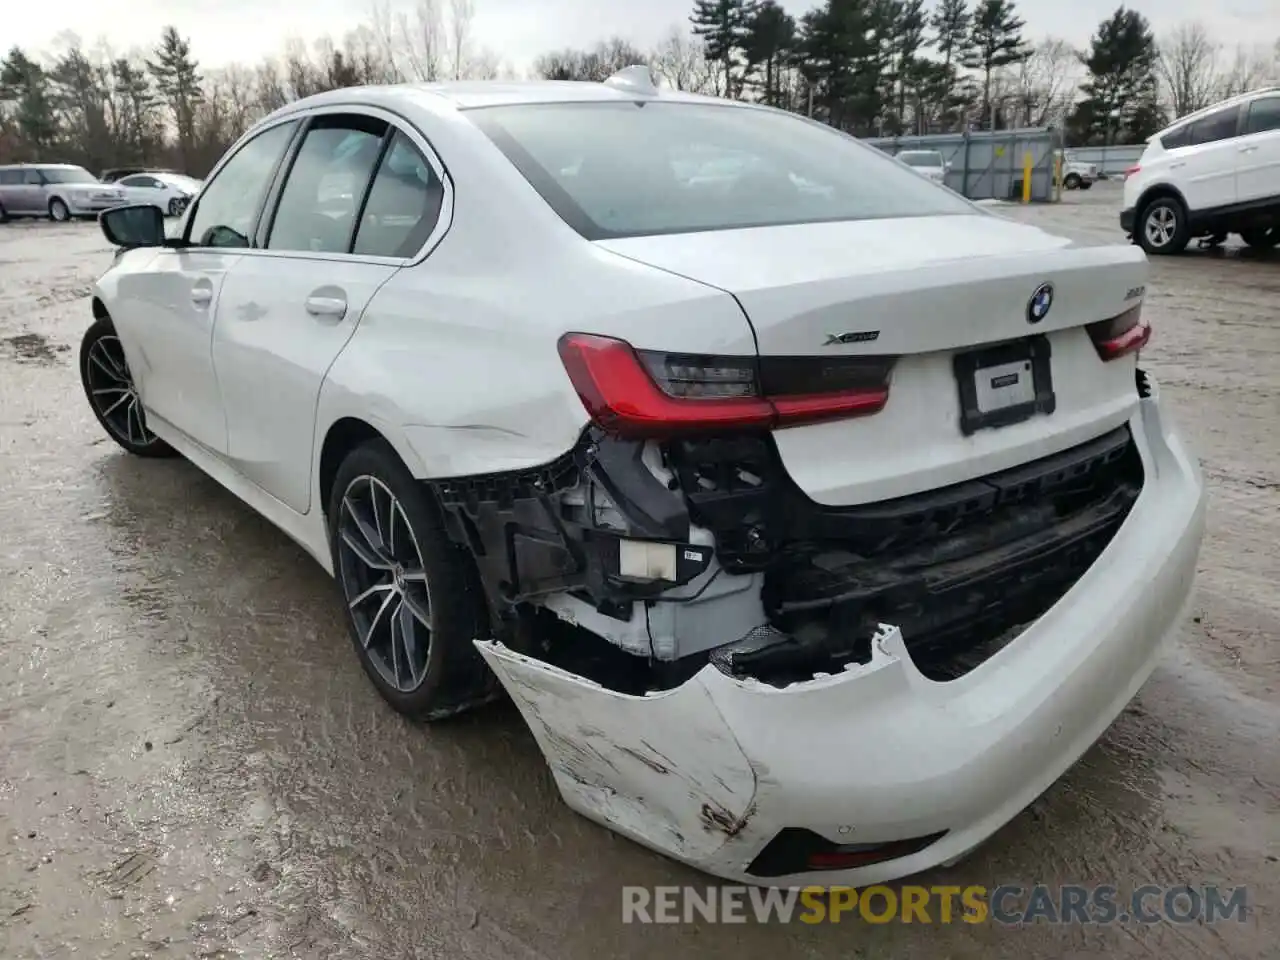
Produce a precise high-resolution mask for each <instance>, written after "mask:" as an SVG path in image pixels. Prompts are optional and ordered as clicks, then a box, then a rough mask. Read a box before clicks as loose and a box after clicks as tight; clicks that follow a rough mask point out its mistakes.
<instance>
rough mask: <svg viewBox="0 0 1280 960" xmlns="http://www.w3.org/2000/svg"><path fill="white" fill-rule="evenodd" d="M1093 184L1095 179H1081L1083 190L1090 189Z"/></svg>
mask: <svg viewBox="0 0 1280 960" xmlns="http://www.w3.org/2000/svg"><path fill="white" fill-rule="evenodd" d="M1092 186H1093V181H1092V180H1081V181H1080V189H1081V190H1088V189H1089V188H1090V187H1092Z"/></svg>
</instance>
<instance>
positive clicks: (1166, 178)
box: [1120, 87, 1280, 254]
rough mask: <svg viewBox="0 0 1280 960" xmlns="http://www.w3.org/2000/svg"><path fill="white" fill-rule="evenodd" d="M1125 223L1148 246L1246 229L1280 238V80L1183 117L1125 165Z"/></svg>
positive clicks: (1170, 249)
mask: <svg viewBox="0 0 1280 960" xmlns="http://www.w3.org/2000/svg"><path fill="white" fill-rule="evenodd" d="M1120 226H1121V227H1122V228H1123V229H1124V231H1125V232H1126V233H1128V234H1130V235H1131V236H1132V237H1133V238H1134V240H1135V241H1136V242H1137V243H1138V244H1139V245H1141V247H1142V248H1143V249H1144V250H1146V251H1147V253H1160V254H1165V253H1179V252H1181V251H1182V250H1183V249H1184V248H1185V247H1186V245H1187V243H1188V242H1189V241H1190V240H1191V238H1193V237H1205V238H1208V242H1210V243H1220V242H1222V241H1223V240H1225V239H1226V236H1227V234H1229V233H1238V234H1240V236H1241V237H1242V238H1243V239H1244V242H1245V243H1247V244H1249V245H1250V246H1252V247H1260V248H1269V247H1274V246H1275V245H1276V244H1277V243H1280V87H1272V88H1268V89H1265V90H1255V91H1253V92H1251V93H1246V94H1243V95H1241V96H1238V97H1234V98H1232V99H1230V100H1226V101H1223V102H1222V103H1219V104H1216V105H1214V106H1212V107H1209V108H1207V109H1205V110H1200V111H1198V112H1196V113H1192V114H1190V115H1188V116H1185V117H1182V118H1181V119H1180V120H1178V121H1177V122H1176V123H1174V124H1172V125H1171V126H1169V127H1167V128H1165V129H1164V130H1162V131H1160V132H1159V133H1157V134H1156V135H1155V136H1153V137H1152V138H1151V139H1150V140H1149V141H1148V142H1147V149H1146V150H1145V151H1144V152H1143V154H1142V157H1141V159H1140V160H1139V161H1138V165H1137V166H1135V167H1131V168H1130V169H1128V170H1126V171H1125V181H1124V208H1123V209H1122V210H1121V213H1120Z"/></svg>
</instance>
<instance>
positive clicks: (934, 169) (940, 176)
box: [898, 150, 951, 184]
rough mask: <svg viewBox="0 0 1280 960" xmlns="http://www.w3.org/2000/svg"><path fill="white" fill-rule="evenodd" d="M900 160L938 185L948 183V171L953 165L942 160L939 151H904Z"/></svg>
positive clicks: (899, 157)
mask: <svg viewBox="0 0 1280 960" xmlns="http://www.w3.org/2000/svg"><path fill="white" fill-rule="evenodd" d="M898 159H899V160H901V161H902V162H903V163H905V164H906V165H907V166H908V167H911V168H912V169H914V170H915V171H916V173H919V174H922V175H924V176H926V177H928V178H929V179H930V180H933V181H934V182H936V183H942V184H945V183H946V182H947V171H948V170H950V169H951V164H949V163H947V161H946V160H944V159H942V154H941V153H939V152H938V151H937V150H903V151H902V152H901V153H899V154H898Z"/></svg>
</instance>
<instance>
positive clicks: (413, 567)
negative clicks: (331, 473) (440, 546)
mask: <svg viewBox="0 0 1280 960" xmlns="http://www.w3.org/2000/svg"><path fill="white" fill-rule="evenodd" d="M337 534H338V544H337V560H338V564H337V570H336V571H335V572H336V573H337V575H338V577H339V580H340V582H341V584H342V589H343V592H344V593H345V595H346V599H347V607H348V610H349V611H350V613H351V618H352V621H353V622H354V624H355V627H356V634H357V636H358V637H359V640H360V645H361V647H362V648H363V649H364V651H365V656H366V657H367V658H368V661H369V664H370V665H371V666H372V667H373V668H374V669H376V670H377V672H378V673H379V674H380V675H381V676H382V678H383V679H384V680H385V681H386V682H387V683H388V684H390V685H391V686H392V687H394V688H395V689H396V690H399V691H401V692H411V691H413V690H416V689H417V688H418V687H419V686H421V685H422V683H423V681H424V679H425V678H426V673H427V663H428V660H429V654H430V650H431V601H430V593H429V592H428V585H427V575H426V567H425V564H424V563H423V559H422V554H421V551H420V550H419V548H418V543H417V539H416V537H415V535H414V530H413V526H412V525H411V524H410V523H409V518H408V514H406V513H405V511H404V508H403V506H402V505H401V504H400V502H399V500H398V499H397V498H396V496H395V495H394V494H393V493H392V492H391V489H390V488H389V487H388V486H387V485H386V484H385V483H384V482H383V481H381V480H380V479H378V478H377V477H374V476H369V475H364V476H361V477H357V478H355V479H354V480H352V481H351V482H350V483H349V484H348V485H347V489H346V491H345V493H344V494H343V497H342V507H341V512H340V514H339V517H338V529H337Z"/></svg>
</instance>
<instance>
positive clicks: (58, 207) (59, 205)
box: [49, 197, 71, 223]
mask: <svg viewBox="0 0 1280 960" xmlns="http://www.w3.org/2000/svg"><path fill="white" fill-rule="evenodd" d="M49 219H51V220H54V221H56V222H58V223H66V222H67V221H68V220H70V219H71V211H70V210H68V209H67V205H66V204H65V203H63V202H62V201H61V200H59V199H58V198H57V197H54V198H53V200H52V202H50V204H49Z"/></svg>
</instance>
